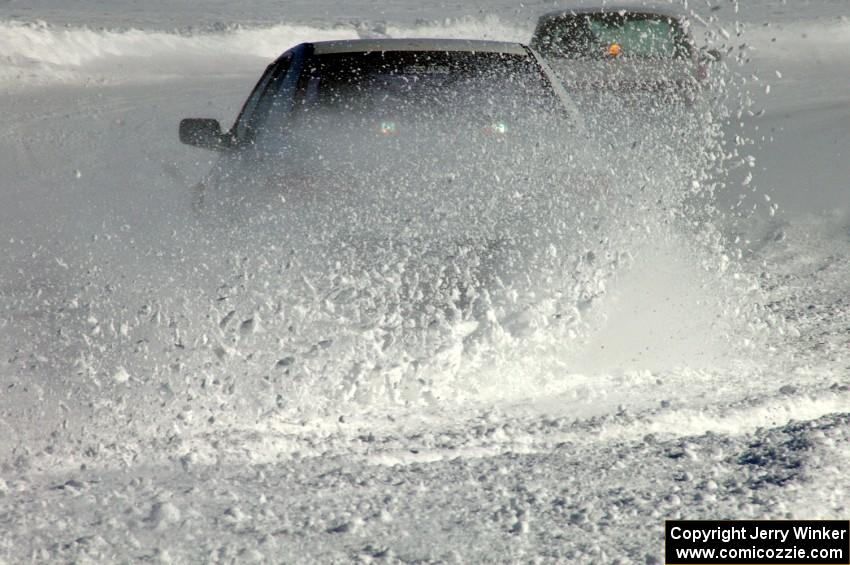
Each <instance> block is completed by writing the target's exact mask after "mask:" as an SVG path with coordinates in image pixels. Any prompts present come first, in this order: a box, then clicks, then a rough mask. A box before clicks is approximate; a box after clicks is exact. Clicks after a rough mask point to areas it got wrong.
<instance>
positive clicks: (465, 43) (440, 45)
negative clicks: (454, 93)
mask: <svg viewBox="0 0 850 565" xmlns="http://www.w3.org/2000/svg"><path fill="white" fill-rule="evenodd" d="M312 46H313V53H315V54H316V55H327V54H332V53H364V52H374V51H468V52H470V53H475V52H478V53H508V54H511V55H528V51H527V50H526V48H525V47H524V46H523V45H521V44H519V43H510V42H505V41H481V40H477V39H431V38H422V39H388V38H380V39H350V40H343V41H317V42H315V43H312Z"/></svg>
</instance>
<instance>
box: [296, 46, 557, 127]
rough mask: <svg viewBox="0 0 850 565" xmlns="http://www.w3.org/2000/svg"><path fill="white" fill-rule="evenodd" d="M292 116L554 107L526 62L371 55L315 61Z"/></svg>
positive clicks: (513, 112) (498, 56) (506, 112)
mask: <svg viewBox="0 0 850 565" xmlns="http://www.w3.org/2000/svg"><path fill="white" fill-rule="evenodd" d="M301 91H302V98H301V100H300V104H297V105H296V112H301V113H306V112H308V111H316V110H334V111H337V112H340V113H342V114H358V115H367V116H368V115H375V116H388V115H403V116H404V117H407V118H409V119H417V118H426V119H429V120H431V119H435V118H439V117H440V116H452V117H453V118H454V117H459V116H462V115H463V116H468V117H474V116H477V115H482V114H488V115H502V116H514V117H517V116H518V115H520V114H530V113H534V112H536V111H539V110H545V111H549V112H551V111H552V110H554V109H555V106H556V105H557V103H558V101H557V98H556V97H555V95H554V92H553V91H552V89H551V87H549V85H548V82H547V80H546V77H545V76H544V75H543V73H542V71H541V69H540V67H539V66H538V65H537V63H536V62H535V61H534V60H533V59H532V58H531V57H530V56H521V55H509V54H502V53H469V52H375V53H365V54H364V53H357V54H334V55H322V56H318V57H315V58H314V59H313V60H312V62H311V63H310V64H308V68H307V69H306V70H305V73H304V77H303V79H302V84H301Z"/></svg>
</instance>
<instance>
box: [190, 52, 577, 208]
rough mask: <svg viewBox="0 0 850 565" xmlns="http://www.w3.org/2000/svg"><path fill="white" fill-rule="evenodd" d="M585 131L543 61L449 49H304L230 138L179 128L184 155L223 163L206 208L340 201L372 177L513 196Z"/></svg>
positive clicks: (279, 65)
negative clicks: (276, 200)
mask: <svg viewBox="0 0 850 565" xmlns="http://www.w3.org/2000/svg"><path fill="white" fill-rule="evenodd" d="M581 132H582V124H581V118H580V116H579V113H578V111H577V110H576V107H575V105H574V104H573V102H572V100H571V99H570V97H569V95H568V94H567V93H566V91H565V90H564V89H563V87H562V86H561V84H560V82H559V81H558V79H557V78H556V77H555V75H554V74H553V73H552V71H551V70H550V69H549V67H548V66H547V65H546V63H545V62H543V60H542V59H541V58H540V57H539V56H538V55H537V53H535V52H534V51H533V50H532V49H530V48H529V47H527V46H524V45H520V44H516V43H502V42H489V41H472V40H446V39H380V40H351V41H330V42H317V43H303V44H300V45H297V46H295V47H293V48H291V49H289V50H288V51H286V52H285V53H283V55H281V56H280V57H279V58H278V59H277V60H276V61H274V62H273V63H272V64H271V65H269V67H268V68H267V69H266V71H265V73H264V74H263V76H262V77H261V78H260V80H259V82H258V83H257V85H256V87H255V88H254V90H253V92H252V93H251V95H250V96H249V98H248V100H247V101H246V102H245V104H244V107H243V108H242V111H241V112H240V113H239V115H238V117H237V118H236V122H235V123H234V124H233V126H232V127H231V128H230V129H229V130H227V131H223V130H222V127H221V125H220V124H219V122H218V121H216V120H212V119H200V118H189V119H184V120H182V121H181V123H180V140H181V141H182V142H183V143H186V144H189V145H193V146H196V147H201V148H205V149H211V150H215V151H218V152H220V153H221V157H220V158H219V159H218V160H217V162H216V164H215V165H214V167H213V169H212V171H211V172H210V174H209V175H207V177H206V178H205V179H204V181H203V182H202V183H201V184H200V185H198V190H197V193H198V194H197V202H198V203H199V204H201V205H210V200H215V201H216V202H222V201H227V202H228V203H229V204H232V203H233V202H234V201H238V202H244V201H245V199H251V198H257V197H258V193H266V194H268V193H275V194H278V195H285V196H290V195H294V194H299V193H300V194H304V193H305V192H308V190H307V189H309V192H312V193H314V194H315V193H321V192H323V191H322V190H320V189H328V188H329V187H334V186H335V187H336V189H337V190H336V192H337V193H338V194H339V190H338V189H339V187H340V185H345V186H346V187H347V186H348V185H351V184H356V181H357V179H358V178H359V179H361V180H363V179H365V178H366V177H368V181H367V182H369V183H372V184H375V182H376V180H377V182H378V183H380V184H387V183H391V184H393V185H395V186H407V187H410V186H412V185H417V184H419V185H421V184H422V183H421V181H422V180H423V179H432V180H434V179H437V178H439V179H443V178H449V179H455V180H465V181H467V184H470V183H471V184H476V183H478V182H479V181H480V180H481V179H485V178H486V179H488V182H489V181H492V179H493V178H498V179H499V180H500V182H501V183H502V184H504V182H505V180H506V178H507V177H508V176H514V177H516V175H517V174H519V173H520V172H521V171H525V173H524V174H526V176H528V174H529V172H530V171H536V172H539V171H540V167H541V166H542V164H543V163H545V162H547V159H549V160H550V161H549V162H551V159H552V158H553V155H552V153H553V151H555V152H561V153H562V152H563V149H564V142H563V141H558V140H564V139H570V140H575V139H576V137H581V136H582V135H583V133H581ZM569 143H570V144H572V142H569ZM575 145H581V144H575ZM547 150H548V151H547ZM561 157H563V155H561ZM500 172H501V175H500ZM414 181H415V182H414ZM432 184H433V183H432ZM437 184H440V183H439V182H438V183H437ZM455 184H458V183H457V182H455ZM433 188H434V187H429V191H430V192H431V194H433ZM325 192H326V191H325ZM467 192H468V193H474V191H472V190H467ZM212 195H216V198H212Z"/></svg>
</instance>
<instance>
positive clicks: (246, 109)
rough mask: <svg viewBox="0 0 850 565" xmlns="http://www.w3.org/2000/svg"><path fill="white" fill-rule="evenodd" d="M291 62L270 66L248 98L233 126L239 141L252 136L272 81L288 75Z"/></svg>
mask: <svg viewBox="0 0 850 565" xmlns="http://www.w3.org/2000/svg"><path fill="white" fill-rule="evenodd" d="M291 60H292V58H291V57H286V58H285V59H282V60H279V61H277V62H276V63H275V64H272V65H270V66H269V67H268V68H267V69H266V72H265V74H264V75H263V76H262V78H260V81H259V82H258V83H257V86H255V87H254V90H253V91H252V92H251V96H249V97H248V100H247V101H246V102H245V105H244V106H243V107H242V111H241V112H240V113H239V117H238V118H237V119H236V124H235V125H234V126H233V133H234V135H235V136H236V139H237V140H239V141H246V140H247V139H248V138H249V137H250V136H251V129H252V128H253V127H254V124H255V123H256V112H257V108H258V106H259V105H260V101H261V100H262V99H263V96H264V95H265V94H266V91H267V90H268V88H269V84H270V83H271V82H272V80H279V79H280V78H281V77H283V76H285V75H286V73H287V71H288V70H289V65H290V62H291Z"/></svg>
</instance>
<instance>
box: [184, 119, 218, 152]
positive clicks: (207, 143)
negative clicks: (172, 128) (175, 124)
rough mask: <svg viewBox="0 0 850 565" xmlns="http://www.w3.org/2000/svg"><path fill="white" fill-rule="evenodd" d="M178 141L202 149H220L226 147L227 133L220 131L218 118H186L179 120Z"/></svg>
mask: <svg viewBox="0 0 850 565" xmlns="http://www.w3.org/2000/svg"><path fill="white" fill-rule="evenodd" d="M180 141H181V142H182V143H185V144H186V145H193V146H195V147H200V148H202V149H213V150H215V151H221V150H222V149H225V148H227V146H228V138H227V135H226V134H225V133H224V132H222V131H221V124H220V123H218V120H211V119H207V118H187V119H185V120H180Z"/></svg>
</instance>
